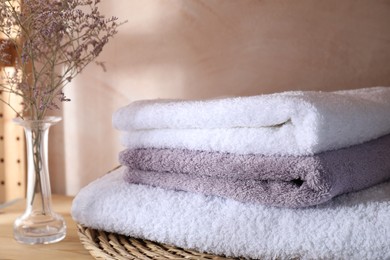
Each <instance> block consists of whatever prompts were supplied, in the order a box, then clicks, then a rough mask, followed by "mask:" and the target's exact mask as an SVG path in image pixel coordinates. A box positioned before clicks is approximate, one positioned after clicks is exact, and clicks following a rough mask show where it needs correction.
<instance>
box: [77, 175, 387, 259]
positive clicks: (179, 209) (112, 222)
mask: <svg viewBox="0 0 390 260" xmlns="http://www.w3.org/2000/svg"><path fill="white" fill-rule="evenodd" d="M123 170H124V169H123V168H120V169H118V170H116V171H115V172H113V173H110V174H107V175H106V176H104V177H102V178H101V179H98V180H97V181H95V182H92V183H91V184H89V185H88V186H86V187H85V188H83V189H82V190H81V191H80V193H79V194H78V195H77V196H76V198H75V199H74V201H73V205H72V216H73V218H74V220H75V221H76V222H78V223H81V224H83V225H85V226H88V227H91V228H95V229H101V230H106V231H109V232H116V233H119V234H124V235H130V236H135V237H140V238H146V239H151V240H154V241H158V242H162V243H169V244H173V245H177V246H180V247H184V248H192V249H195V250H198V251H207V252H211V253H215V254H226V255H228V256H244V257H248V258H264V259H274V258H280V259H288V258H293V257H301V258H302V259H348V260H353V259H359V260H360V259H388V258H390V243H389V237H390V217H389V216H390V183H385V184H382V185H379V186H375V187H373V188H370V189H367V190H364V191H361V192H358V193H350V194H347V195H343V196H340V197H338V198H335V199H334V200H332V201H330V202H327V203H325V204H322V205H321V206H316V207H310V208H305V209H294V210H292V209H286V208H275V207H267V206H262V205H255V204H249V203H247V204H244V203H240V202H237V201H234V200H229V199H223V198H219V197H213V196H204V195H200V194H196V193H190V192H180V191H170V190H164V189H161V188H153V187H150V186H146V185H135V184H128V183H126V182H124V180H123V177H124V176H123V175H124V172H123Z"/></svg>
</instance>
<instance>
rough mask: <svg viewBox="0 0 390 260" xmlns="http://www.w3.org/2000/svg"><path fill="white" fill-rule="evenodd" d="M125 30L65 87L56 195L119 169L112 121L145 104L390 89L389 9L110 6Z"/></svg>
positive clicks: (386, 4) (55, 136) (54, 167)
mask: <svg viewBox="0 0 390 260" xmlns="http://www.w3.org/2000/svg"><path fill="white" fill-rule="evenodd" d="M101 7H103V9H102V11H103V13H104V14H105V15H107V16H117V17H119V19H120V20H122V21H123V20H128V22H127V23H126V24H125V25H123V26H122V27H120V31H119V34H118V35H116V37H115V38H114V39H113V40H111V42H109V44H108V45H107V46H106V47H105V49H104V51H103V53H102V54H101V56H100V57H99V61H102V62H104V65H105V67H106V68H107V72H104V71H103V70H102V69H101V68H100V67H99V66H95V65H94V64H91V65H89V67H87V69H86V70H85V71H84V72H83V73H82V74H81V75H79V76H78V77H77V78H76V79H75V80H74V81H72V82H71V84H70V85H69V86H68V87H67V88H66V90H65V93H66V95H67V96H68V97H69V98H71V99H72V101H71V102H69V103H65V104H63V109H62V110H61V111H57V113H58V114H59V115H61V116H62V117H63V121H62V122H61V123H60V124H58V125H56V126H54V127H53V128H52V129H51V133H50V148H49V149H50V150H49V153H50V154H49V160H50V174H51V182H52V189H53V192H54V193H62V194H69V195H74V194H76V193H77V192H78V191H79V190H80V188H81V187H83V186H85V185H87V184H88V183H89V182H91V181H92V180H94V179H96V178H98V177H100V176H102V175H104V174H105V173H106V172H107V171H109V170H110V169H112V168H114V167H115V166H117V165H118V161H117V157H118V152H119V151H121V150H122V149H123V147H121V146H120V144H119V132H118V131H116V130H115V129H113V127H112V125H111V116H112V113H113V112H114V111H115V110H116V109H118V108H119V107H121V106H124V105H126V104H128V103H129V102H131V101H134V100H139V99H153V98H182V99H204V98H213V97H221V96H237V95H240V96H244V95H258V94H264V93H273V92H280V91H286V90H323V91H332V90H337V89H352V88H362V87H369V86H390V1H389V0H375V1H371V0H327V1H321V0H316V1H313V0H297V1H288V0H284V1H282V0H280V1H279V0H236V1H226V0H142V1H141V0H110V1H102V3H101Z"/></svg>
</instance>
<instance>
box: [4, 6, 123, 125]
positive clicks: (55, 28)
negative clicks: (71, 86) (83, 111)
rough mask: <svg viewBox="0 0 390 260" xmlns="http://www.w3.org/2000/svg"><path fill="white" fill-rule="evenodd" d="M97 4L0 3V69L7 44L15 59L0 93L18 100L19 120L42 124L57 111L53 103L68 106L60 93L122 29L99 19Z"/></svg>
mask: <svg viewBox="0 0 390 260" xmlns="http://www.w3.org/2000/svg"><path fill="white" fill-rule="evenodd" d="M99 2H100V1H99V0H95V1H91V0H23V1H21V0H0V33H2V34H3V35H5V37H6V38H7V39H8V41H0V63H6V62H7V61H8V62H9V55H8V54H7V53H6V52H5V49H6V48H7V47H9V46H6V45H5V44H9V42H11V43H12V44H13V46H14V47H15V49H16V53H17V60H16V64H15V67H16V71H15V72H14V73H12V74H7V73H3V75H4V78H3V82H0V89H1V90H2V91H3V92H8V93H10V94H15V95H18V96H21V97H22V98H23V104H24V110H23V112H20V113H19V112H18V115H19V116H20V117H23V115H24V114H26V113H27V114H29V115H30V116H31V117H32V119H42V118H43V117H44V116H45V114H46V112H47V110H48V109H54V108H58V105H57V104H56V101H57V100H58V101H61V102H63V101H70V99H68V98H66V97H65V94H64V93H63V87H64V86H65V85H66V84H67V83H69V82H71V81H72V79H73V78H74V77H75V76H77V75H78V74H79V73H80V72H82V70H83V69H84V68H85V67H86V66H87V65H88V64H89V63H91V62H92V61H94V60H95V59H96V57H98V56H99V54H100V53H101V52H102V50H103V47H104V46H105V45H106V44H107V43H108V41H109V39H111V38H112V37H113V36H114V35H115V34H116V33H117V32H118V31H117V28H118V26H120V25H121V24H122V23H118V22H117V20H118V19H117V18H116V17H111V18H106V17H105V16H104V15H102V14H101V13H100V12H99V9H98V4H99ZM21 5H23V6H22V7H23V8H21ZM98 64H99V63H98ZM100 64H103V63H100ZM0 100H1V101H2V102H5V103H7V104H8V105H10V106H11V104H10V103H9V102H8V101H7V100H3V99H0ZM11 108H12V109H14V108H13V107H11ZM14 110H16V109H14Z"/></svg>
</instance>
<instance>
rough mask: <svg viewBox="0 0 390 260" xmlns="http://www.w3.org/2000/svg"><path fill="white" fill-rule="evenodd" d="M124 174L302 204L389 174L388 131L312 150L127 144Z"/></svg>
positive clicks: (195, 188)
mask: <svg viewBox="0 0 390 260" xmlns="http://www.w3.org/2000/svg"><path fill="white" fill-rule="evenodd" d="M119 161H120V163H121V164H122V165H124V166H127V167H128V170H127V171H126V172H127V173H126V180H127V181H128V182H131V183H140V184H147V185H152V186H157V187H162V188H166V189H173V190H184V191H190V192H199V193H203V194H206V195H217V196H221V197H226V198H231V199H235V200H238V201H242V202H251V203H261V204H266V205H272V206H279V207H306V206H311V205H316V204H319V203H323V202H325V201H328V200H330V199H331V198H333V197H335V196H337V195H340V194H343V193H347V192H351V191H357V190H361V189H364V188H367V187H370V186H372V185H375V184H378V183H380V182H383V181H386V180H389V179H390V135H386V136H384V137H381V138H379V139H376V140H373V141H370V142H366V143H364V144H360V145H355V146H352V147H349V148H344V149H339V150H333V151H327V152H323V153H320V154H317V155H314V156H300V157H294V156H272V155H268V156H267V155H237V154H229V153H218V152H202V151H194V150H180V149H151V148H149V149H129V150H125V151H122V152H121V153H120V155H119Z"/></svg>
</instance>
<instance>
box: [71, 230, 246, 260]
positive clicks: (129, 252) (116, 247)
mask: <svg viewBox="0 0 390 260" xmlns="http://www.w3.org/2000/svg"><path fill="white" fill-rule="evenodd" d="M78 235H79V238H80V241H81V243H82V244H83V245H84V247H85V248H86V249H87V250H88V251H89V252H90V254H91V255H92V256H93V257H95V258H96V259H120V260H122V259H123V260H125V259H140V260H144V259H145V260H146V259H156V260H163V259H166V260H168V259H194V260H195V259H197V260H202V259H213V260H217V259H218V260H227V259H242V258H227V257H223V256H217V255H212V254H207V253H199V252H196V251H192V250H188V249H183V248H179V247H175V246H170V245H166V244H159V243H156V242H153V241H149V240H144V239H138V238H132V237H126V236H122V235H118V234H115V233H109V232H105V231H100V230H95V229H91V228H87V227H83V226H81V225H78Z"/></svg>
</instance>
